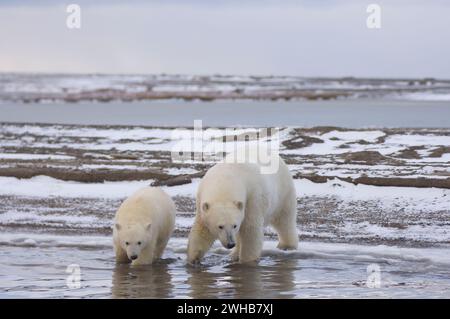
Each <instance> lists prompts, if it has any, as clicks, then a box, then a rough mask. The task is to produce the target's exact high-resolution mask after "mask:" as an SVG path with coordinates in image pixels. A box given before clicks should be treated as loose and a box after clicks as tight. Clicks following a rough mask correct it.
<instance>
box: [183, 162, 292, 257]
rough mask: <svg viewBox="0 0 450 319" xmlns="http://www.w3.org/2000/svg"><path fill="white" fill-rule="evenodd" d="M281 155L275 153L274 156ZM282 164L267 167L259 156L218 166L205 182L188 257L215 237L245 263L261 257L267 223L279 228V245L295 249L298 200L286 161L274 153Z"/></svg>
mask: <svg viewBox="0 0 450 319" xmlns="http://www.w3.org/2000/svg"><path fill="white" fill-rule="evenodd" d="M274 156H276V157H274ZM272 161H274V162H276V163H277V169H276V170H275V171H273V172H271V173H262V172H263V171H264V170H262V169H261V165H259V164H258V162H256V163H255V162H244V163H242V162H230V161H227V160H225V162H222V163H218V164H216V165H215V166H213V167H212V168H211V169H209V170H208V172H207V173H206V174H205V176H204V177H203V179H202V181H201V182H200V185H199V188H198V191H197V198H196V217H195V221H194V225H193V227H192V229H191V232H190V234H189V242H188V262H189V263H197V262H199V261H200V260H201V259H202V257H203V256H204V255H205V253H206V252H207V250H208V249H209V248H210V247H211V245H212V243H213V242H214V241H215V240H216V239H219V240H220V242H221V243H222V245H223V246H224V247H225V248H227V249H231V248H234V249H233V251H232V253H231V257H232V259H233V260H235V261H239V262H241V263H245V262H249V261H256V260H258V259H259V257H260V255H261V251H262V246H263V239H264V238H263V237H264V227H265V226H266V225H269V224H270V225H272V226H273V227H274V228H275V230H276V231H277V233H278V239H279V243H278V248H280V249H284V250H287V249H296V248H297V246H298V232H297V226H296V224H297V223H296V221H297V213H296V212H297V209H296V207H297V200H296V192H295V187H294V183H293V180H292V176H291V174H290V172H289V170H288V167H287V165H286V164H285V163H284V161H283V160H282V159H281V158H280V157H279V156H278V155H277V154H275V155H272Z"/></svg>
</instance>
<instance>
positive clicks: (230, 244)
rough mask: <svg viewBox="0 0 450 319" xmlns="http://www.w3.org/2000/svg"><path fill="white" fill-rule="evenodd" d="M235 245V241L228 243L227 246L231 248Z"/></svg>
mask: <svg viewBox="0 0 450 319" xmlns="http://www.w3.org/2000/svg"><path fill="white" fill-rule="evenodd" d="M234 246H236V244H235V243H228V244H227V248H228V249H231V248H233V247H234Z"/></svg>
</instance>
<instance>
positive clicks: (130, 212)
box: [113, 187, 176, 265]
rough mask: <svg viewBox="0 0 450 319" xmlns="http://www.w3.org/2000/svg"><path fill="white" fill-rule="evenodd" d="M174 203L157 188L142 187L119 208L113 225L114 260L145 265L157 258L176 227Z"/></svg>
mask: <svg viewBox="0 0 450 319" xmlns="http://www.w3.org/2000/svg"><path fill="white" fill-rule="evenodd" d="M175 213H176V211H175V204H174V203H173V201H172V199H171V198H170V197H169V196H168V195H167V194H166V193H165V192H164V191H163V190H162V189H160V188H155V187H144V188H142V189H140V190H138V191H137V192H135V193H134V194H133V195H131V196H130V197H128V198H127V199H126V200H125V201H124V202H123V203H122V205H121V206H120V207H119V209H118V210H117V213H116V217H115V221H114V226H113V241H114V250H115V253H116V261H117V262H119V263H125V262H129V261H130V260H131V263H132V265H148V264H151V263H152V262H153V261H155V260H156V259H159V258H160V257H161V255H162V253H163V251H164V248H165V247H166V245H167V242H168V241H169V238H170V236H171V235H172V232H173V229H174V226H175Z"/></svg>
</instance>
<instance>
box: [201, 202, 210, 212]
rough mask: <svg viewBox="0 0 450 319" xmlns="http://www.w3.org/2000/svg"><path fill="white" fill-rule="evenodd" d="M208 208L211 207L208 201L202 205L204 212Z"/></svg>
mask: <svg viewBox="0 0 450 319" xmlns="http://www.w3.org/2000/svg"><path fill="white" fill-rule="evenodd" d="M208 209H209V204H208V203H206V202H204V203H203V205H202V210H203V211H204V212H207V211H208Z"/></svg>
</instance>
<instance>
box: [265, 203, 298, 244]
mask: <svg viewBox="0 0 450 319" xmlns="http://www.w3.org/2000/svg"><path fill="white" fill-rule="evenodd" d="M296 204H297V200H296V199H294V200H291V201H290V202H288V203H286V205H285V207H284V208H283V209H282V211H281V212H280V213H279V214H278V216H277V217H276V218H275V219H274V220H273V221H272V223H271V224H272V226H273V227H274V228H275V230H276V232H277V234H278V246H277V248H279V249H282V250H295V249H297V247H298V231H297V210H296Z"/></svg>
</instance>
